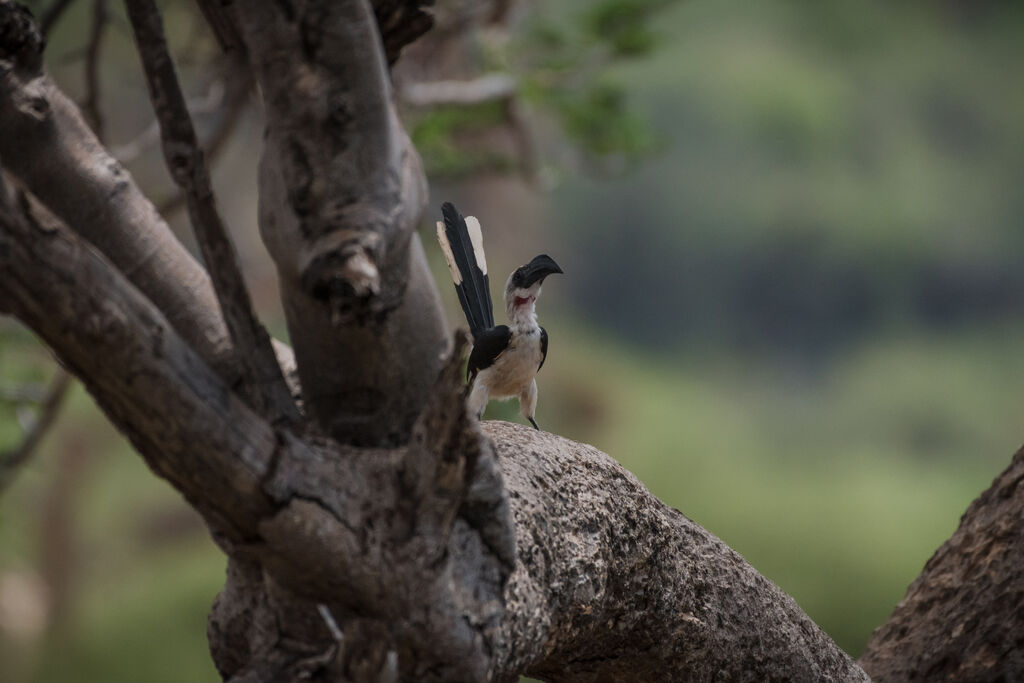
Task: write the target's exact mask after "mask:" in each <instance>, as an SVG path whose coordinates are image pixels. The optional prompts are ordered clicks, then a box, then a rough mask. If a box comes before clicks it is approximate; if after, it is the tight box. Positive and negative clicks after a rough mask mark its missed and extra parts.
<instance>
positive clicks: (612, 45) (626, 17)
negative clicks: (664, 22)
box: [583, 0, 672, 57]
mask: <svg viewBox="0 0 1024 683" xmlns="http://www.w3.org/2000/svg"><path fill="white" fill-rule="evenodd" d="M671 1H672V0H604V1H603V2H598V3H595V4H594V5H593V7H591V8H590V9H588V10H586V11H585V12H584V13H583V25H584V28H585V30H586V31H587V32H588V33H589V34H590V36H592V37H593V39H594V40H596V41H598V42H600V43H602V44H604V45H605V46H606V48H607V49H608V50H609V52H610V53H611V54H612V55H613V56H615V57H642V56H645V55H647V54H649V53H650V52H651V50H652V49H654V46H655V45H656V44H657V36H656V34H655V33H654V31H653V30H652V29H651V27H650V23H651V21H653V19H654V18H655V15H656V13H657V12H658V10H661V9H664V8H665V7H666V6H668V5H669V4H671Z"/></svg>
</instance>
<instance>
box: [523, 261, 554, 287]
mask: <svg viewBox="0 0 1024 683" xmlns="http://www.w3.org/2000/svg"><path fill="white" fill-rule="evenodd" d="M561 272H562V269H561V268H560V267H559V266H558V264H557V263H555V260H554V259H553V258H551V257H550V256H548V255H547V254H541V255H540V256H535V257H534V259H533V260H532V261H530V262H529V263H527V264H526V273H525V275H526V286H527V287H532V286H533V284H534V283H536V282H543V281H544V278H546V277H547V276H548V275H553V274H555V273H561Z"/></svg>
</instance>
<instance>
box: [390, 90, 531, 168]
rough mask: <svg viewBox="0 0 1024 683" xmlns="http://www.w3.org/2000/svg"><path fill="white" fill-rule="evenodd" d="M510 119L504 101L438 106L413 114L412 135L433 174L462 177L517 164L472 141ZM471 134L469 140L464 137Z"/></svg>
mask: <svg viewBox="0 0 1024 683" xmlns="http://www.w3.org/2000/svg"><path fill="white" fill-rule="evenodd" d="M506 119H507V112H506V104H505V103H504V102H484V103H482V104H477V105H472V106H469V105H467V106H445V107H438V108H436V109H432V110H429V111H426V112H421V113H418V114H416V115H413V116H412V117H411V120H410V121H409V135H410V137H411V138H412V141H413V144H414V145H415V146H416V149H417V151H418V152H419V153H420V156H421V157H422V158H423V161H424V165H425V168H426V170H427V172H428V173H429V174H430V175H431V176H441V177H446V178H461V177H467V176H472V175H474V174H476V173H481V172H484V171H498V172H504V173H508V172H511V171H512V170H514V166H515V160H514V159H513V158H512V157H511V156H509V155H506V154H502V153H499V152H495V151H491V150H489V149H488V148H486V147H484V146H482V145H474V144H472V142H473V140H472V139H473V137H474V136H478V135H481V134H485V133H486V132H487V131H488V130H490V129H491V128H494V127H495V126H499V125H502V124H504V123H505V121H506ZM467 138H468V139H469V142H468V144H467V143H466V142H465V141H464V140H465V139H467ZM460 143H461V144H460Z"/></svg>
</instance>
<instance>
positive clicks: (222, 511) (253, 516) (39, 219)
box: [0, 195, 278, 539]
mask: <svg viewBox="0 0 1024 683" xmlns="http://www.w3.org/2000/svg"><path fill="white" fill-rule="evenodd" d="M20 197H21V199H20V202H19V204H18V205H17V206H11V205H8V206H6V207H4V206H0V298H3V299H4V300H5V301H6V302H7V304H8V305H9V306H10V308H11V310H12V312H13V314H14V315H15V316H16V317H18V318H19V319H20V320H22V321H23V322H24V323H25V324H26V325H28V326H29V327H30V328H31V329H32V330H33V331H34V332H36V334H38V335H39V336H40V337H41V338H42V339H43V340H44V341H45V342H46V343H47V344H49V345H50V347H51V348H52V349H53V350H54V352H55V353H56V354H57V355H58V356H59V357H60V358H61V360H62V361H63V363H64V364H65V366H66V367H67V368H69V369H70V370H71V371H72V372H74V374H75V375H77V376H78V377H79V378H80V379H81V380H82V381H83V383H84V384H85V386H86V388H87V389H88V390H89V392H90V393H91V394H92V395H93V396H94V397H95V399H96V400H97V402H98V403H99V404H100V406H101V407H102V408H103V410H104V412H106V413H107V415H108V416H109V417H110V418H111V420H112V421H113V422H114V424H116V425H117V426H118V428H119V429H121V430H122V431H124V432H125V433H126V434H127V435H128V437H129V439H131V441H132V443H133V444H134V445H135V447H136V448H137V449H138V450H139V452H140V453H142V454H143V456H144V457H146V460H147V462H148V464H149V465H150V467H152V468H153V469H154V470H155V471H156V472H157V473H158V474H160V475H161V476H163V477H165V478H167V479H168V480H170V481H171V482H172V483H173V484H174V485H175V486H176V487H177V488H178V489H179V490H181V491H182V492H183V493H184V494H185V496H186V497H187V498H188V499H189V500H190V501H191V502H192V504H193V505H194V506H196V508H197V509H198V510H199V511H200V512H202V513H203V514H204V516H205V517H206V518H207V520H208V521H212V523H213V525H214V528H218V529H220V530H221V532H222V533H225V534H230V535H232V536H234V537H235V538H239V539H244V538H249V537H251V536H252V535H253V534H254V531H255V525H256V523H257V520H258V519H259V518H260V517H262V516H265V515H268V514H270V512H271V508H270V506H269V499H268V498H267V497H266V496H265V495H264V494H263V493H262V491H261V489H260V481H261V478H262V474H263V473H264V472H266V471H267V469H268V467H269V464H270V462H271V460H272V458H273V457H274V455H275V452H276V451H277V449H278V443H277V438H276V436H275V434H274V432H273V430H271V429H270V427H269V426H268V425H267V424H265V423H264V422H263V421H262V420H260V419H259V418H258V417H257V416H256V415H255V414H254V413H252V411H250V410H249V409H248V408H246V406H245V405H244V404H243V403H241V402H240V401H239V400H238V399H236V398H235V397H234V395H233V394H232V393H231V392H230V391H229V390H228V388H227V387H226V386H225V385H224V384H223V383H222V382H221V381H220V380H219V379H218V378H217V377H216V375H214V374H213V373H212V372H211V371H210V370H209V369H208V367H207V366H206V364H205V363H203V362H202V360H200V359H199V357H198V356H196V354H195V353H194V352H193V351H192V349H191V348H189V346H188V345H187V344H186V343H185V342H184V341H183V340H182V338H181V337H180V336H179V335H178V334H177V333H176V332H175V331H174V329H173V328H171V326H170V325H169V324H168V322H167V320H166V319H165V318H164V316H163V315H161V313H160V312H159V311H157V310H156V309H155V308H154V307H153V305H152V304H151V303H150V302H149V301H148V300H147V299H146V298H145V297H143V296H142V295H141V294H140V293H139V292H138V291H137V290H136V289H135V288H134V287H133V286H132V285H131V284H130V283H128V282H127V280H125V279H124V277H123V276H122V275H121V274H120V273H118V272H117V270H116V269H115V268H114V267H113V266H112V265H111V264H110V262H109V261H107V260H106V259H105V258H104V257H102V256H101V255H100V254H98V253H97V252H96V251H94V250H93V249H92V248H90V247H89V246H88V245H87V244H86V243H85V242H83V241H82V240H81V239H79V238H78V237H76V236H75V235H74V234H73V233H71V232H70V231H68V230H67V228H66V227H64V226H63V224H62V223H61V222H60V221H58V220H56V219H55V218H54V217H53V216H51V215H47V213H46V211H45V209H43V208H42V207H41V206H39V205H38V204H36V205H32V204H30V201H29V199H28V198H27V196H25V195H21V196H20Z"/></svg>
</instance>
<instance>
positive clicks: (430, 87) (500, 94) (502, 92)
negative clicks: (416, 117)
mask: <svg viewBox="0 0 1024 683" xmlns="http://www.w3.org/2000/svg"><path fill="white" fill-rule="evenodd" d="M516 90H517V88H516V81H515V79H514V78H512V77H511V76H509V75H507V74H488V75H486V76H481V77H479V78H475V79H473V80H470V81H454V80H449V81H431V82H417V83H409V84H408V85H407V86H405V88H404V89H403V90H402V100H403V101H404V102H405V103H406V104H409V105H411V106H414V107H438V106H472V105H478V104H484V103H486V102H493V101H495V100H499V101H500V100H508V99H510V98H512V97H515V94H516Z"/></svg>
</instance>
